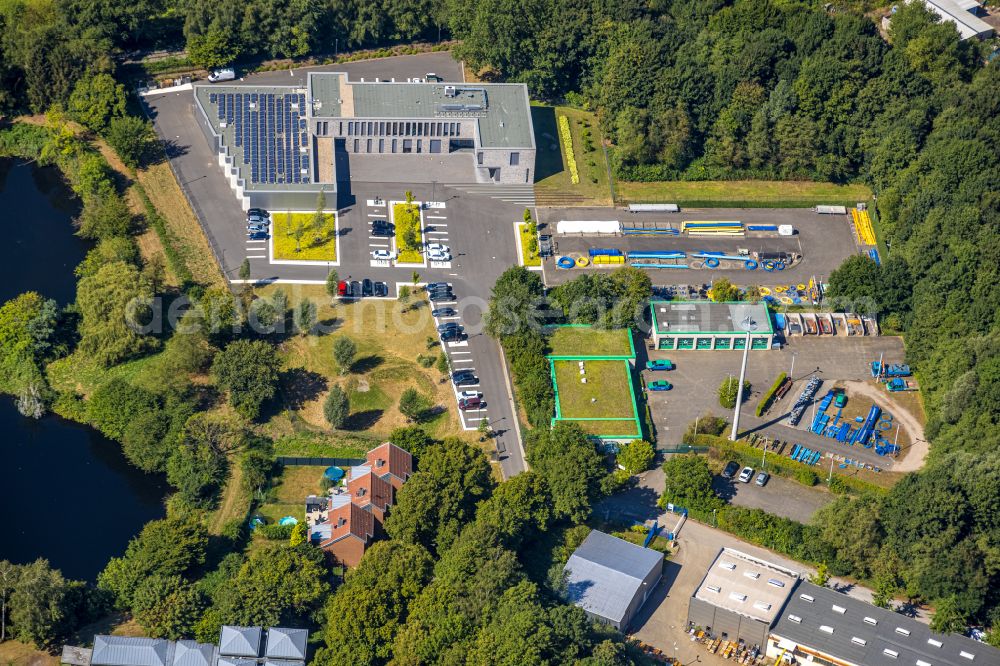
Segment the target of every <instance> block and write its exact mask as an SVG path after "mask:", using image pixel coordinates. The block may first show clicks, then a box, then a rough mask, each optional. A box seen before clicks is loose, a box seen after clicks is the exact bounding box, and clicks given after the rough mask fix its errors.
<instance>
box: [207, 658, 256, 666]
mask: <svg viewBox="0 0 1000 666" xmlns="http://www.w3.org/2000/svg"><path fill="white" fill-rule="evenodd" d="M216 665H217V666H257V660H256V659H246V658H240V657H219V661H218V662H216Z"/></svg>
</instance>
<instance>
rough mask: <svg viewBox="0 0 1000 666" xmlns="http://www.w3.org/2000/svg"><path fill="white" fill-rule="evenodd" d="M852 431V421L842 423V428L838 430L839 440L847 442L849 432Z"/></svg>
mask: <svg viewBox="0 0 1000 666" xmlns="http://www.w3.org/2000/svg"><path fill="white" fill-rule="evenodd" d="M850 431H851V424H850V423H841V424H840V429H839V430H838V431H837V441H838V442H841V443H843V442H846V441H847V433H848V432H850Z"/></svg>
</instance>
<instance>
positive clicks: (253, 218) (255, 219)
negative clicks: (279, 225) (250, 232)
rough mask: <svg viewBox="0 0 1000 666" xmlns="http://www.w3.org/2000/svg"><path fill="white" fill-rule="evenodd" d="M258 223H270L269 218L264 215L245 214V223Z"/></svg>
mask: <svg viewBox="0 0 1000 666" xmlns="http://www.w3.org/2000/svg"><path fill="white" fill-rule="evenodd" d="M252 223H259V224H270V223H271V218H269V217H265V216H263V215H247V224H252Z"/></svg>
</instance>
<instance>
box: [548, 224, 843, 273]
mask: <svg viewBox="0 0 1000 666" xmlns="http://www.w3.org/2000/svg"><path fill="white" fill-rule="evenodd" d="M538 216H539V231H540V233H543V234H544V233H549V234H551V235H552V236H553V239H554V240H555V242H556V245H557V249H556V257H558V256H559V255H562V254H568V253H578V254H582V255H586V254H587V253H588V251H589V250H590V249H591V248H617V249H620V250H625V251H635V250H643V251H651V250H677V251H681V252H689V253H690V252H697V251H699V250H707V251H715V252H725V253H727V254H734V255H735V254H736V253H737V250H739V249H741V248H742V249H747V250H749V251H751V252H759V251H765V252H789V253H797V254H801V255H802V257H803V258H802V260H801V261H800V262H798V263H796V264H795V265H793V266H790V267H788V268H786V269H785V270H783V271H774V272H767V271H764V270H761V269H757V270H755V271H748V270H745V269H744V268H742V267H740V268H730V269H724V268H722V267H720V268H718V269H709V268H701V269H693V268H692V269H686V270H678V269H666V268H656V269H646V270H647V271H648V272H649V273H650V276H651V277H652V280H653V284H657V285H660V284H674V283H677V282H691V283H698V284H701V283H711V282H712V281H713V280H715V279H716V278H719V277H726V278H728V279H730V280H731V281H732V282H733V283H735V284H740V285H747V284H758V285H776V284H798V283H807V282H809V280H810V278H816V279H818V280H821V281H822V280H823V279H825V278H826V277H828V276H829V275H830V272H831V271H833V269H835V268H837V267H838V266H839V265H840V264H841V262H843V260H844V259H845V258H846V257H848V256H849V255H851V254H854V253H855V252H857V246H856V244H855V241H854V235H853V231H852V228H851V218H850V216H849V215H819V214H817V213H814V212H813V211H812V210H811V209H808V208H804V209H802V208H713V209H695V208H690V209H684V210H682V211H681V212H680V213H659V214H654V213H629V212H628V211H626V210H624V209H621V208H569V209H567V208H539V209H538ZM560 220H618V221H620V222H622V223H626V222H647V223H653V222H659V223H669V224H671V225H673V226H674V227H676V228H678V229H679V228H680V224H681V222H683V221H695V220H701V221H706V220H740V221H742V222H744V223H747V224H778V225H781V224H790V225H792V226H793V227H794V228H795V230H796V234H795V235H794V236H778V235H777V234H776V233H775V234H770V233H762V232H750V233H749V235H748V236H747V237H745V238H733V237H727V236H714V237H712V236H709V237H706V236H697V237H687V236H622V235H618V234H615V235H610V234H604V235H592V234H588V235H575V234H574V235H569V234H566V235H560V234H557V233H556V223H557V222H559V221H560ZM544 268H545V282H546V284H548V285H554V284H560V283H562V282H565V281H567V280H571V279H573V278H574V277H576V276H578V275H580V274H581V273H582V272H584V271H591V272H592V271H602V270H608V269H606V268H584V269H580V268H574V269H569V270H564V269H559V268H556V265H555V257H551V258H548V259H547V260H546V261H545V263H544Z"/></svg>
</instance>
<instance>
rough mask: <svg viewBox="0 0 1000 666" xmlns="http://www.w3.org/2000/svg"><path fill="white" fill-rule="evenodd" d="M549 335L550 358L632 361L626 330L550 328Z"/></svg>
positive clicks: (632, 348)
mask: <svg viewBox="0 0 1000 666" xmlns="http://www.w3.org/2000/svg"><path fill="white" fill-rule="evenodd" d="M548 331H549V332H550V333H549V349H551V350H552V351H551V353H550V354H549V358H550V359H560V358H567V359H586V358H594V359H598V358H601V359H612V358H614V359H623V360H631V359H634V358H635V345H634V344H633V342H632V332H631V331H630V330H629V329H627V328H617V329H599V328H594V327H592V326H587V325H586V324H564V325H561V326H552V327H550V328H549V329H548Z"/></svg>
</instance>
